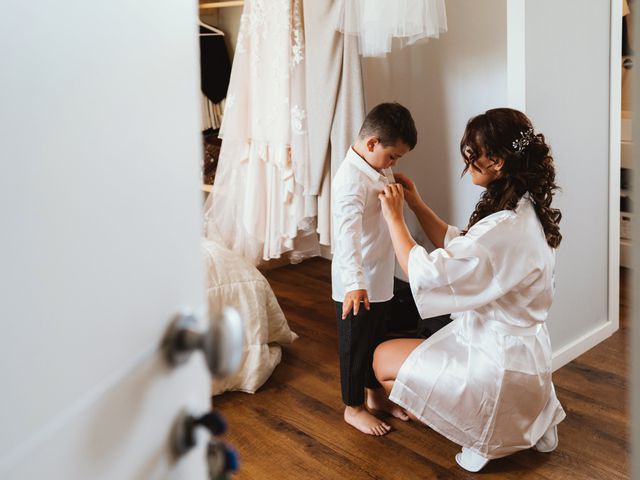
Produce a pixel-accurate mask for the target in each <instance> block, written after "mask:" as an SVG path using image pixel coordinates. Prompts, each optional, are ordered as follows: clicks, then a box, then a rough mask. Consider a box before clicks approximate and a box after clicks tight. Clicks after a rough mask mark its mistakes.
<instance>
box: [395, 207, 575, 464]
mask: <svg viewBox="0 0 640 480" xmlns="http://www.w3.org/2000/svg"><path fill="white" fill-rule="evenodd" d="M554 265H555V251H554V250H553V249H552V248H550V247H549V246H548V244H547V242H546V240H545V236H544V232H543V229H542V225H541V224H540V222H539V220H538V218H537V216H536V214H535V211H534V209H533V205H532V203H531V201H530V200H529V198H528V196H527V195H525V196H524V197H523V198H522V199H521V200H520V202H519V204H518V206H517V208H516V210H515V212H514V211H506V210H505V211H501V212H497V213H495V214H493V215H490V216H488V217H486V218H484V219H483V220H481V221H479V222H478V223H477V224H476V225H474V226H473V227H472V228H471V229H470V230H469V232H468V233H467V234H466V235H465V236H460V230H459V229H457V228H455V227H449V229H448V230H447V234H446V237H445V241H444V248H440V249H437V250H434V251H433V252H431V253H430V254H428V253H427V252H426V250H425V249H424V248H422V247H420V246H415V247H414V248H413V249H412V250H411V253H410V255H409V282H410V285H411V290H412V292H413V296H414V298H415V301H416V304H417V306H418V310H419V311H420V314H421V316H422V318H428V317H433V316H436V315H442V314H446V313H453V315H452V316H453V318H454V320H453V321H452V322H451V323H450V324H449V325H447V326H446V327H444V328H443V329H441V330H439V331H438V332H436V333H435V334H434V335H433V336H431V337H430V338H428V339H427V340H425V341H424V342H423V343H422V344H421V345H420V346H419V347H418V348H416V349H415V350H414V351H413V352H412V353H411V354H410V355H409V357H408V358H407V360H406V361H405V362H404V364H403V365H402V367H401V368H400V371H399V373H398V378H397V379H396V381H395V384H394V386H393V389H392V391H391V395H390V398H391V400H392V401H393V402H395V403H397V404H398V405H400V406H402V407H404V408H405V409H407V410H408V411H409V412H411V413H412V414H413V415H415V416H416V417H418V418H420V419H421V420H422V421H423V422H424V423H425V424H427V425H428V426H430V427H431V428H432V429H434V430H435V431H437V432H439V433H440V434H442V435H444V436H445V437H447V438H449V439H450V440H452V441H453V442H455V443H457V444H459V445H461V446H464V447H467V448H470V449H472V450H473V451H475V452H476V453H478V454H480V455H482V456H483V457H485V458H499V457H503V456H505V455H509V454H511V453H513V452H516V451H518V450H523V449H527V448H530V447H532V446H533V445H535V443H536V442H537V441H538V440H539V439H540V437H541V436H542V435H543V434H544V433H545V431H546V430H547V429H548V428H549V427H551V426H553V425H555V424H558V423H559V422H561V421H562V420H563V419H564V417H565V413H564V410H563V409H562V406H561V405H560V402H559V401H558V399H557V398H556V394H555V390H554V388H553V383H552V382H551V343H550V340H549V332H548V331H547V327H546V325H545V319H546V318H547V314H548V312H549V308H550V307H551V303H552V299H553V294H554Z"/></svg>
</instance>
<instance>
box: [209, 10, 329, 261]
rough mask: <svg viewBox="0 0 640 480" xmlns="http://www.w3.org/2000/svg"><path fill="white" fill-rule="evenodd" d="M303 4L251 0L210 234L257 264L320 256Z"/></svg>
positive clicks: (244, 21) (233, 76)
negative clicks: (285, 257)
mask: <svg viewBox="0 0 640 480" xmlns="http://www.w3.org/2000/svg"><path fill="white" fill-rule="evenodd" d="M304 60H305V50H304V32H303V26H302V11H301V0H246V1H245V4H244V10H243V13H242V16H241V19H240V30H239V32H238V38H237V44H236V53H235V57H234V60H233V68H232V71H231V80H230V84H229V91H228V93H227V98H226V106H225V112H224V117H223V120H222V126H221V129H220V137H221V138H222V139H223V142H222V148H221V151H220V158H219V161H218V169H217V172H216V177H215V181H214V184H213V188H212V192H211V194H210V195H209V198H208V199H207V202H206V203H205V212H204V233H205V236H206V237H208V238H210V239H215V240H219V241H222V242H223V244H224V245H226V246H227V248H229V249H231V250H233V251H235V252H237V253H239V254H241V255H242V256H243V257H244V258H246V259H247V260H249V261H250V262H252V263H253V264H258V263H259V262H260V261H261V260H269V259H272V258H280V257H281V256H282V255H283V254H285V253H286V254H287V255H288V256H289V258H290V260H291V261H293V262H295V261H300V260H301V259H303V258H305V257H308V256H313V255H317V254H319V245H318V239H317V234H316V232H315V229H316V214H317V200H316V198H315V197H314V196H313V195H311V194H310V193H309V192H308V185H309V151H308V128H307V112H306V101H305V77H304V72H305V68H304Z"/></svg>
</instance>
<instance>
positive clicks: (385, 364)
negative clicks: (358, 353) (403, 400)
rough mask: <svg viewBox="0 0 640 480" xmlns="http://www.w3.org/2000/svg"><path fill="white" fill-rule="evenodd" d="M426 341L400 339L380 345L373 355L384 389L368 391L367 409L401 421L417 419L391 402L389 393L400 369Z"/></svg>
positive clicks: (376, 370) (378, 376) (376, 372)
mask: <svg viewBox="0 0 640 480" xmlns="http://www.w3.org/2000/svg"><path fill="white" fill-rule="evenodd" d="M422 342H424V340H421V339H417V338H399V339H395V340H389V341H387V342H383V343H381V344H380V345H378V348H376V351H375V352H374V354H373V371H374V373H375V374H376V378H377V379H378V382H380V384H381V385H382V387H383V389H384V392H383V391H382V389H378V390H375V391H374V390H371V391H367V402H366V403H367V407H368V408H370V409H372V410H382V411H384V412H387V413H390V414H391V415H393V416H394V417H396V418H399V419H401V420H404V421H406V420H408V419H409V418H413V419H414V420H415V417H413V416H412V415H410V414H408V413H407V412H406V411H405V410H404V409H403V408H401V407H399V406H398V405H396V404H395V403H393V402H392V401H391V400H389V398H388V397H389V393H391V389H392V388H393V383H394V382H395V380H396V377H397V375H398V372H399V371H400V367H401V366H402V364H403V363H404V362H405V360H406V359H407V357H408V356H409V354H410V353H411V352H412V351H413V350H414V349H415V348H416V347H418V345H420V344H421V343H422Z"/></svg>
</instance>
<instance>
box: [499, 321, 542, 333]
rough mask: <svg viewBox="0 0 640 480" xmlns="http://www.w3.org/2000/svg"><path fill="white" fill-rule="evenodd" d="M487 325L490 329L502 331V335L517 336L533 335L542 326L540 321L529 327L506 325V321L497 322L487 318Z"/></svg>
mask: <svg viewBox="0 0 640 480" xmlns="http://www.w3.org/2000/svg"><path fill="white" fill-rule="evenodd" d="M487 325H488V326H489V328H491V329H492V330H494V331H496V332H498V333H502V334H503V335H515V336H519V337H533V336H535V335H537V334H538V332H539V331H540V329H541V328H542V323H538V324H536V325H533V326H531V327H517V326H515V325H507V324H506V323H503V322H498V321H496V320H489V321H488V322H487Z"/></svg>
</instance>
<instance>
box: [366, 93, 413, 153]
mask: <svg viewBox="0 0 640 480" xmlns="http://www.w3.org/2000/svg"><path fill="white" fill-rule="evenodd" d="M358 136H359V137H360V138H364V137H368V136H376V137H378V138H379V139H380V143H382V144H383V145H384V146H389V145H395V144H396V143H397V141H398V140H400V141H402V143H404V144H406V145H407V146H408V147H409V148H410V149H411V150H413V149H414V147H415V146H416V143H418V132H417V131H416V125H415V123H413V118H412V117H411V112H409V110H408V109H407V108H406V107H403V106H402V105H400V104H399V103H395V102H394V103H381V104H380V105H377V106H376V107H374V108H373V109H372V110H371V111H370V112H369V113H368V114H367V117H366V118H365V119H364V122H363V124H362V127H360V132H359V133H358Z"/></svg>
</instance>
